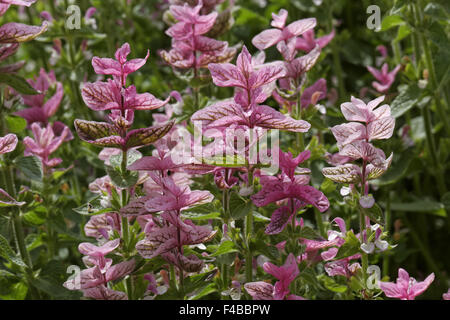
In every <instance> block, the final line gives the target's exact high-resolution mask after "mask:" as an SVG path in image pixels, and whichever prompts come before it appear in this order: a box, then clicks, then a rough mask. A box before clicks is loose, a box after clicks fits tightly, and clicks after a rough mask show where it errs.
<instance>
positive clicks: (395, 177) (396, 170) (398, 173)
mask: <svg viewBox="0 0 450 320" xmlns="http://www.w3.org/2000/svg"><path fill="white" fill-rule="evenodd" d="M412 159H414V151H413V150H412V149H408V150H407V151H405V152H403V153H402V154H401V156H400V159H398V160H397V161H396V162H395V163H394V164H393V165H392V166H391V167H390V168H389V170H388V171H387V172H386V173H385V174H384V175H383V176H382V177H380V178H379V179H378V180H374V181H373V182H374V183H376V184H377V185H379V186H385V185H389V184H392V183H395V182H397V181H399V180H400V179H401V178H403V177H404V176H405V175H406V173H407V170H408V167H409V165H410V163H411V161H412Z"/></svg>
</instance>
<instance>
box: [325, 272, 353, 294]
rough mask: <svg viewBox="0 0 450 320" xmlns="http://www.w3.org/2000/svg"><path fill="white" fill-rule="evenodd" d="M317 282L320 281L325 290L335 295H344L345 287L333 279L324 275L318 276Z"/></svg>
mask: <svg viewBox="0 0 450 320" xmlns="http://www.w3.org/2000/svg"><path fill="white" fill-rule="evenodd" d="M319 280H321V281H322V283H323V285H324V286H325V288H327V289H328V290H330V291H333V292H336V293H344V292H345V291H347V289H348V287H347V286H345V285H342V284H339V283H337V282H336V281H334V279H333V278H330V277H327V276H326V275H324V274H321V275H320V276H319Z"/></svg>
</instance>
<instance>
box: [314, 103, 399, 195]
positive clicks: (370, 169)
mask: <svg viewBox="0 0 450 320" xmlns="http://www.w3.org/2000/svg"><path fill="white" fill-rule="evenodd" d="M383 100H384V96H382V97H379V98H377V99H375V100H372V101H370V102H369V103H368V104H367V105H366V104H365V103H364V102H363V101H362V100H360V99H356V98H354V97H352V100H351V102H346V103H343V104H342V105H341V111H342V113H343V114H344V117H345V118H346V119H347V120H348V121H352V122H349V123H345V124H341V125H337V126H334V127H333V128H331V132H332V133H333V135H334V137H335V138H336V141H337V145H338V148H339V150H340V151H339V155H340V156H342V157H344V159H346V158H348V159H349V160H358V159H362V160H363V164H364V166H365V168H364V170H362V168H360V167H359V166H357V165H354V164H343V165H338V166H336V167H334V168H324V169H322V173H323V174H324V176H325V177H327V178H329V179H331V180H333V181H335V182H341V183H355V182H357V181H359V179H361V180H364V181H367V180H372V179H376V178H378V177H380V176H381V175H382V174H383V173H384V172H386V170H387V169H388V168H389V166H390V164H391V161H392V154H391V156H389V158H387V159H386V157H385V155H384V152H383V151H382V150H380V149H377V148H375V147H374V146H373V145H372V144H371V143H370V141H372V140H377V139H389V138H390V137H391V136H392V134H393V132H394V127H395V119H394V118H393V117H392V116H391V111H390V107H389V106H388V105H387V104H385V105H382V106H381V107H378V105H379V104H380V103H381V101H383ZM356 121H357V122H356ZM361 122H362V123H364V124H362V123H361ZM364 166H363V167H364ZM366 191H368V190H366ZM364 195H367V194H364ZM364 195H363V196H364Z"/></svg>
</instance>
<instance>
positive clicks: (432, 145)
mask: <svg viewBox="0 0 450 320" xmlns="http://www.w3.org/2000/svg"><path fill="white" fill-rule="evenodd" d="M413 8H414V16H415V20H416V21H417V22H418V23H421V22H422V14H421V11H420V5H417V4H414V7H413ZM416 40H417V39H416ZM414 43H415V45H414V53H415V55H416V59H417V60H419V59H420V52H419V49H420V45H419V44H420V43H422V46H423V48H422V49H423V50H424V51H427V49H428V52H427V53H425V57H426V64H427V68H428V71H429V74H430V80H431V82H433V79H434V81H435V80H436V79H435V74H434V66H433V61H432V60H431V53H430V52H429V47H428V43H427V41H426V39H425V38H424V36H423V34H422V33H419V41H414ZM430 68H432V69H430ZM432 74H433V75H432ZM435 101H436V106H438V105H439V106H440V98H439V96H435ZM439 106H438V110H439ZM421 113H422V118H423V120H424V124H425V133H426V139H427V145H428V150H429V152H430V155H431V161H432V162H433V165H434V167H435V168H436V174H435V178H436V181H437V184H438V189H439V193H440V194H441V195H443V194H444V193H445V192H446V191H447V188H446V186H445V182H444V180H443V177H444V174H443V168H442V166H441V164H440V162H439V158H438V156H437V149H436V142H435V140H434V137H433V133H432V123H431V112H430V108H429V107H425V108H422V109H421ZM439 115H440V118H441V119H442V121H444V125H445V123H446V119H447V118H446V115H445V114H441V112H439ZM445 128H446V131H447V127H446V126H445ZM448 132H449V131H447V133H448Z"/></svg>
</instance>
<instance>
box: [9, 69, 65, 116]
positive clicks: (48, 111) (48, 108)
mask: <svg viewBox="0 0 450 320" xmlns="http://www.w3.org/2000/svg"><path fill="white" fill-rule="evenodd" d="M28 83H29V84H30V85H31V86H32V87H33V88H34V89H36V90H37V91H38V92H40V93H39V94H36V95H22V98H23V103H24V104H25V105H26V106H28V107H29V108H26V109H23V110H20V111H18V112H16V113H15V114H16V115H18V116H21V117H22V118H24V119H25V120H27V123H28V125H31V124H32V123H34V122H40V123H42V124H44V125H46V124H47V123H48V121H49V119H50V118H51V117H52V116H53V115H54V114H55V113H56V111H58V108H59V106H60V104H61V101H62V99H63V94H64V91H63V85H62V83H61V82H59V81H56V77H55V72H54V71H50V72H49V73H47V72H45V70H44V69H41V70H40V72H39V76H38V77H37V78H36V79H34V80H32V79H29V80H28ZM53 87H54V88H55V93H54V95H53V96H51V97H50V98H48V99H47V100H46V99H45V98H46V94H47V92H49V91H50V89H52V88H53Z"/></svg>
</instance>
